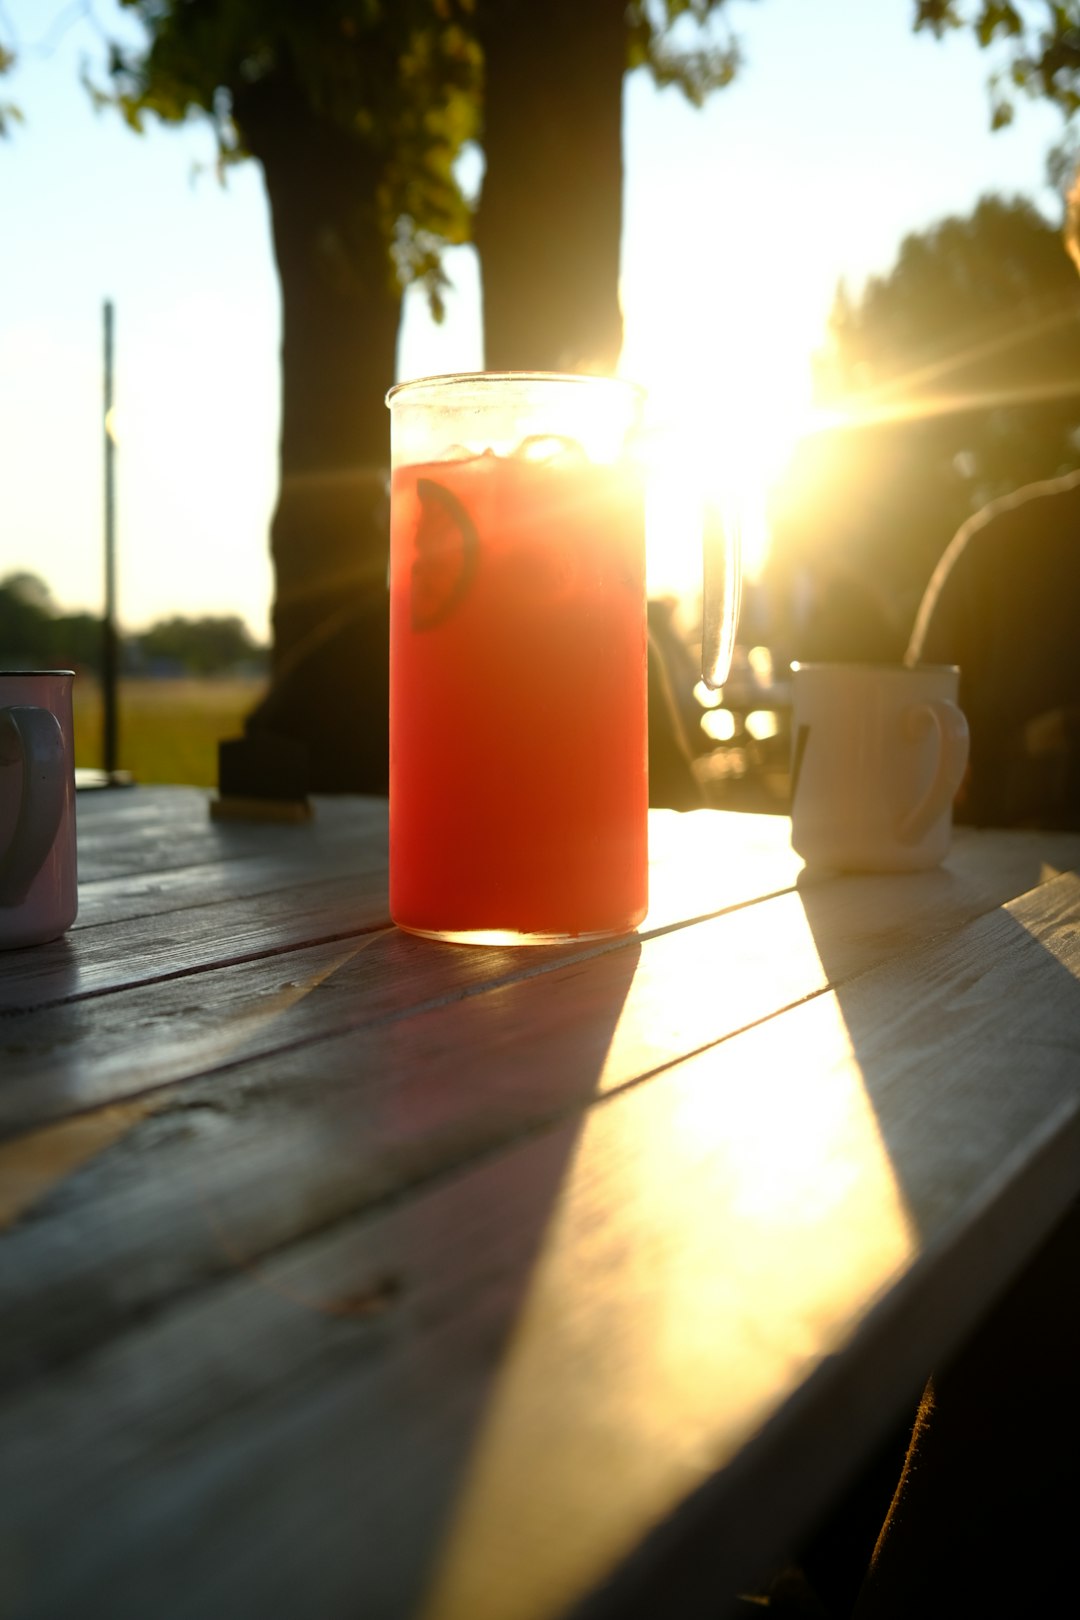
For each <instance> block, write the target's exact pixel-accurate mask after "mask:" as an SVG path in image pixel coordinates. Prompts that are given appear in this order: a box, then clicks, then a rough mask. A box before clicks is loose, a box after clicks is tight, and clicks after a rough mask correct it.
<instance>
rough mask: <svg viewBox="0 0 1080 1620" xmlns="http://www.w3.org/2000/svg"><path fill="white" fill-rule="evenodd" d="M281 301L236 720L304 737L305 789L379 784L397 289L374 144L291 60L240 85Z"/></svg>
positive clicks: (383, 772)
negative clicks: (259, 634) (264, 604)
mask: <svg viewBox="0 0 1080 1620" xmlns="http://www.w3.org/2000/svg"><path fill="white" fill-rule="evenodd" d="M234 111H235V116H236V119H237V123H238V125H239V127H240V129H241V131H242V133H243V136H244V139H245V141H246V143H247V145H248V147H249V149H250V150H251V152H252V153H253V155H254V156H255V158H256V159H257V160H258V162H259V163H260V165H261V167H262V171H263V176H264V179H265V183H266V190H267V196H268V199H269V203H270V215H271V222H272V228H273V239H274V253H275V257H276V260H277V268H278V274H279V277H280V283H281V296H282V347H281V385H282V418H281V443H280V469H281V478H280V488H279V493H278V502H277V508H276V511H275V513H274V518H273V524H272V528H271V552H272V555H273V562H274V607H273V636H274V646H273V660H272V676H271V686H270V692H269V694H268V696H267V698H266V699H265V700H264V702H263V703H262V704H261V705H260V706H259V708H258V709H257V710H256V711H255V713H254V714H253V715H252V716H250V717H249V721H248V730H249V731H251V732H258V733H263V732H270V733H273V734H275V735H279V736H282V737H286V738H289V739H292V740H294V741H298V742H301V743H303V744H305V745H306V747H307V750H308V766H309V786H310V788H311V789H312V790H314V791H323V792H347V791H351V792H367V793H385V792H386V788H387V775H388V772H387V753H388V749H387V704H388V679H389V676H388V642H389V633H388V625H389V600H388V594H387V561H388V553H389V527H388V499H387V468H388V463H389V417H388V413H387V411H386V407H385V405H384V403H383V396H384V394H385V392H386V390H387V388H388V387H389V386H390V384H391V383H392V382H393V380H394V364H395V353H396V345H397V333H398V324H399V319H400V314H401V294H400V291H399V290H397V289H396V288H395V287H394V286H392V285H391V282H390V272H389V266H388V262H387V254H386V246H385V242H384V240H383V237H382V235H381V232H380V230H379V227H378V222H377V219H376V216H375V194H376V187H377V185H378V182H379V178H380V168H379V160H378V157H377V155H376V154H374V153H371V152H368V151H365V149H364V148H363V147H362V146H360V145H358V143H357V142H356V141H355V140H354V139H351V138H350V137H348V136H347V135H345V134H343V133H342V132H341V131H340V130H339V129H337V128H336V127H334V126H333V125H332V124H330V123H328V122H323V121H321V120H320V119H319V118H318V117H317V116H316V115H315V114H313V112H312V111H311V108H310V105H309V104H308V103H307V102H306V101H305V99H304V97H303V96H302V95H301V93H300V92H299V90H298V89H297V87H296V85H295V84H294V83H293V82H292V81H291V78H290V76H289V74H288V72H287V70H280V71H279V72H277V73H276V74H275V75H274V76H273V77H272V78H268V79H264V80H261V81H259V82H258V83H257V84H255V85H253V86H251V87H250V88H248V89H246V90H244V91H242V92H240V93H239V94H238V95H237V96H236V98H235V102H234Z"/></svg>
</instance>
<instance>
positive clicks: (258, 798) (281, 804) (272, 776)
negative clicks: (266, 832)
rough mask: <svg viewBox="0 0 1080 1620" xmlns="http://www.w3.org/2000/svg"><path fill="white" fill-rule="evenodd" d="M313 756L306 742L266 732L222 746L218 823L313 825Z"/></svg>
mask: <svg viewBox="0 0 1080 1620" xmlns="http://www.w3.org/2000/svg"><path fill="white" fill-rule="evenodd" d="M307 784H308V755H307V749H306V747H305V746H304V744H303V743H299V742H295V741H293V740H292V739H291V738H288V737H275V736H273V735H271V734H270V733H269V732H262V733H260V734H258V735H256V736H250V737H232V738H229V739H228V740H227V741H225V742H222V743H219V744H218V787H219V790H220V795H219V797H218V798H217V799H212V800H211V801H210V814H211V815H212V816H213V817H214V819H215V820H216V821H308V820H310V819H311V814H312V809H311V802H310V800H309V799H308V796H307Z"/></svg>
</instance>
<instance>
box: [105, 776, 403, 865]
mask: <svg viewBox="0 0 1080 1620" xmlns="http://www.w3.org/2000/svg"><path fill="white" fill-rule="evenodd" d="M210 798H211V795H210V794H209V793H207V792H205V791H204V790H202V789H200V788H174V787H169V788H153V787H146V788H141V787H140V788H133V789H129V790H126V791H124V792H117V793H115V794H113V793H104V792H102V793H95V794H81V795H79V797H78V800H77V804H76V826H77V831H78V852H79V879H80V882H81V883H91V882H97V881H100V880H102V879H107V878H118V877H123V876H134V875H138V874H139V873H145V872H156V871H175V870H178V869H180V868H182V867H183V866H185V865H204V864H206V862H208V861H214V860H222V859H225V860H228V861H230V862H231V861H243V860H247V859H251V858H252V857H254V856H257V855H259V854H270V853H274V852H276V853H280V854H287V853H288V852H290V851H291V850H295V849H296V848H302V847H312V846H314V845H320V844H322V845H325V844H329V843H332V842H335V841H340V840H342V839H345V840H347V839H350V838H352V837H353V836H355V835H356V834H358V833H359V834H361V835H363V834H366V833H368V832H374V833H376V834H377V833H378V832H379V830H380V829H381V833H382V842H383V846H384V847H385V842H386V801H385V800H383V799H371V798H368V799H365V798H358V797H357V798H353V797H349V798H340V799H338V798H325V797H323V798H318V799H316V800H315V801H313V802H314V805H315V816H314V819H313V820H312V821H310V822H305V823H303V824H301V825H299V826H284V825H274V824H262V823H260V824H255V823H244V822H215V821H211V820H210V813H209V803H210Z"/></svg>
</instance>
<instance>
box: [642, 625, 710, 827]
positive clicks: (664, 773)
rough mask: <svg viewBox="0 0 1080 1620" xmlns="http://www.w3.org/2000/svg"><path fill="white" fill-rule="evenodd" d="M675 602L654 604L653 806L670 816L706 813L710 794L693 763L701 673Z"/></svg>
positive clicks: (651, 644)
mask: <svg viewBox="0 0 1080 1620" xmlns="http://www.w3.org/2000/svg"><path fill="white" fill-rule="evenodd" d="M675 607H676V604H675V602H674V601H673V600H671V599H669V598H667V597H657V598H654V599H652V600H650V602H649V604H648V629H649V803H650V804H651V805H653V806H654V807H656V808H660V809H665V810H700V809H701V808H702V807H703V806H704V805H705V804H706V803H707V800H706V798H705V794H704V792H703V791H702V788H701V785H700V783H699V782H698V780H697V778H696V777H695V775H694V771H693V768H692V765H691V760H692V759H693V757H694V754H695V753H696V752H699V751H700V749H699V747H698V746H697V745H698V743H699V739H700V736H701V732H700V729H699V725H698V722H699V719H700V710H699V709H698V707H697V705H696V703H695V700H694V686H695V684H696V682H697V680H698V671H697V667H696V665H695V664H694V661H693V659H692V658H691V656H690V652H689V649H688V648H687V646H686V643H685V642H684V641H683V639H682V637H681V635H680V634H679V632H678V630H677V629H676V627H675Z"/></svg>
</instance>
